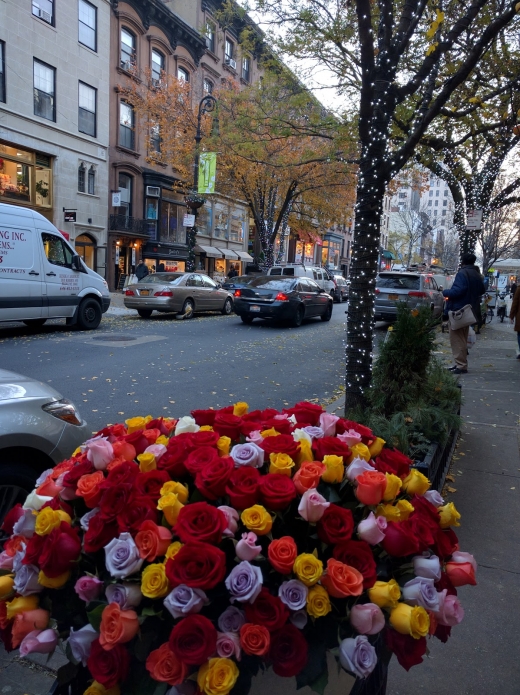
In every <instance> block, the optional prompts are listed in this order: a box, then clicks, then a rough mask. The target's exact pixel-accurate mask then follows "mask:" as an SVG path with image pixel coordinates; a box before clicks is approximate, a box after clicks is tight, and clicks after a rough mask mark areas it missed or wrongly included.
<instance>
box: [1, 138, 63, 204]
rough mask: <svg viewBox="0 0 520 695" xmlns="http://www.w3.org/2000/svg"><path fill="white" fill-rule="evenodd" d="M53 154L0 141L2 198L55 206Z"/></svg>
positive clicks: (5, 200)
mask: <svg viewBox="0 0 520 695" xmlns="http://www.w3.org/2000/svg"><path fill="white" fill-rule="evenodd" d="M51 161H52V160H51V157H49V156H48V155H44V154H39V153H37V152H36V153H34V152H28V151H26V150H19V149H18V148H17V147H10V146H9V145H4V144H0V200H3V201H4V202H11V201H12V202H22V203H34V204H35V205H37V206H39V207H44V208H51V207H52V164H51Z"/></svg>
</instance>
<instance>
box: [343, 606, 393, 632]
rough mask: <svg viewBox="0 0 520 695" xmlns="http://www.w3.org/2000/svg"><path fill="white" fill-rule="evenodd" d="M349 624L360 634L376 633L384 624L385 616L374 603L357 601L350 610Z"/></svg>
mask: <svg viewBox="0 0 520 695" xmlns="http://www.w3.org/2000/svg"><path fill="white" fill-rule="evenodd" d="M350 624H351V625H352V627H353V628H355V629H356V630H357V631H358V632H360V633H361V634H362V635H377V633H378V632H381V630H382V629H383V628H384V626H385V616H384V615H383V611H382V610H381V609H380V608H379V606H376V604H375V603H357V604H356V605H355V606H352V608H351V610H350Z"/></svg>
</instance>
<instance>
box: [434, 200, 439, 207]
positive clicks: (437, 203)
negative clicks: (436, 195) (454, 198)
mask: <svg viewBox="0 0 520 695" xmlns="http://www.w3.org/2000/svg"><path fill="white" fill-rule="evenodd" d="M435 207H436V208H437V207H439V201H438V200H436V201H435Z"/></svg>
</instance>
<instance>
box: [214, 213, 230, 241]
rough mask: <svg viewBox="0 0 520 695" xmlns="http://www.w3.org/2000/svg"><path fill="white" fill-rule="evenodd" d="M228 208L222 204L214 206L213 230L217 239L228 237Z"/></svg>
mask: <svg viewBox="0 0 520 695" xmlns="http://www.w3.org/2000/svg"><path fill="white" fill-rule="evenodd" d="M228 226H229V209H228V208H227V207H224V206H223V205H216V206H215V231H214V236H215V237H217V238H218V239H227V238H228Z"/></svg>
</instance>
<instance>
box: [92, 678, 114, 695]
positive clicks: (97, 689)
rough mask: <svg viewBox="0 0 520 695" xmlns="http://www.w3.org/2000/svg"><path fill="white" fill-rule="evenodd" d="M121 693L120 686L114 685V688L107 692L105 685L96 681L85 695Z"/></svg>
mask: <svg viewBox="0 0 520 695" xmlns="http://www.w3.org/2000/svg"><path fill="white" fill-rule="evenodd" d="M120 693H121V690H120V688H119V686H118V685H114V687H113V688H110V689H109V690H107V689H106V688H105V686H104V685H101V683H98V682H97V681H94V682H93V683H92V684H91V685H89V686H88V688H87V689H86V690H85V692H84V693H83V695H120Z"/></svg>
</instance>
